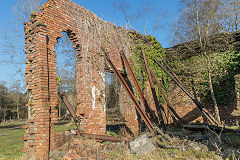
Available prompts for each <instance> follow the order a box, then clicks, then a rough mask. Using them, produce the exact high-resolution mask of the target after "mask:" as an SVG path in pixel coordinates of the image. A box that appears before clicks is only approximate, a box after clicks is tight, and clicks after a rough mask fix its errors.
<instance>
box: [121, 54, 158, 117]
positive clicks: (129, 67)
mask: <svg viewBox="0 0 240 160" xmlns="http://www.w3.org/2000/svg"><path fill="white" fill-rule="evenodd" d="M120 55H121V56H122V59H123V61H124V64H125V66H126V68H127V70H128V72H129V75H130V76H131V78H132V81H133V83H134V85H135V87H136V89H137V91H138V94H139V96H140V98H141V100H142V103H143V105H144V106H145V109H146V111H147V113H149V114H150V117H151V118H152V119H153V118H154V115H153V114H152V112H151V108H150V107H149V105H148V103H147V100H146V98H145V97H144V95H143V92H142V89H141V88H140V86H139V84H138V82H137V79H136V77H135V75H134V73H133V71H132V68H131V66H130V64H129V63H128V60H127V58H126V56H125V54H124V53H123V52H122V51H121V52H120Z"/></svg>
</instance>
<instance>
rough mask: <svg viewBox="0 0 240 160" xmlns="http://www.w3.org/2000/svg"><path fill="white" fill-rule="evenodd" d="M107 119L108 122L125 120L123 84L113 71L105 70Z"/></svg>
mask: <svg viewBox="0 0 240 160" xmlns="http://www.w3.org/2000/svg"><path fill="white" fill-rule="evenodd" d="M105 82H106V84H105V86H106V88H105V92H106V100H105V102H106V121H107V124H111V123H118V122H124V121H125V119H124V108H123V104H122V103H123V101H122V97H121V92H122V86H121V84H120V82H119V80H118V79H117V77H116V76H115V74H114V73H113V72H109V71H106V72H105Z"/></svg>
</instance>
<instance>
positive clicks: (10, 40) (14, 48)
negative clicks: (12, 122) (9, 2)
mask: <svg viewBox="0 0 240 160" xmlns="http://www.w3.org/2000/svg"><path fill="white" fill-rule="evenodd" d="M41 4H42V0H17V1H16V5H15V7H14V8H13V13H14V15H15V17H14V19H12V23H11V25H10V27H5V28H7V29H6V30H5V31H4V33H3V39H4V42H5V43H4V44H2V45H3V46H4V47H3V48H4V49H3V50H2V51H1V52H2V54H3V55H4V57H5V58H4V60H2V61H0V63H4V64H6V65H8V66H11V67H12V68H14V70H15V71H16V73H14V75H13V78H12V79H15V81H14V82H13V85H15V83H16V82H17V81H19V80H20V81H21V82H20V83H19V84H20V85H24V84H25V83H24V82H23V81H24V70H25V69H24V68H25V64H24V61H25V54H24V49H25V46H24V32H23V22H28V21H29V17H30V14H31V13H32V12H38V10H39V7H40V6H41ZM22 91H23V90H21V92H22ZM19 94H20V93H19ZM18 96H19V95H18ZM16 102H17V106H19V104H18V102H19V99H18V100H17V101H16ZM18 109H19V108H18ZM29 110H30V108H29ZM17 113H18V117H19V111H18V112H17ZM29 113H30V112H29Z"/></svg>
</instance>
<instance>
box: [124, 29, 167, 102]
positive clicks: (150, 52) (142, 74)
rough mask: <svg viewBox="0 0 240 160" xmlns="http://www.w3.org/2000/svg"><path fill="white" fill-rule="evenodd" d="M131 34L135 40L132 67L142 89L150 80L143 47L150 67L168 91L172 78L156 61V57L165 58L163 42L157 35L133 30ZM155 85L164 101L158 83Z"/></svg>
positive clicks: (158, 58)
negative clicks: (143, 33)
mask: <svg viewBox="0 0 240 160" xmlns="http://www.w3.org/2000/svg"><path fill="white" fill-rule="evenodd" d="M129 35H130V37H131V39H132V40H133V42H134V45H133V46H132V47H131V49H132V51H133V55H132V57H131V61H132V68H133V71H134V73H135V75H136V79H137V81H138V83H139V85H140V87H141V88H142V90H144V89H145V85H146V83H145V82H146V81H147V80H148V76H147V72H146V69H145V65H144V61H143V56H142V51H141V49H143V50H144V52H145V54H146V57H147V60H148V65H149V68H150V69H151V70H153V71H154V72H155V74H156V76H157V77H158V80H159V82H160V83H161V85H162V88H163V89H164V91H165V92H166V91H167V89H168V87H169V85H170V79H169V78H168V76H167V75H166V74H165V73H164V72H163V71H162V70H161V68H160V67H159V66H158V65H157V64H156V63H155V62H154V59H157V60H159V61H161V60H162V58H165V51H164V49H163V48H162V46H161V44H160V43H159V42H158V41H157V40H156V38H155V37H152V36H150V35H148V36H143V35H140V34H138V33H133V32H130V33H129ZM155 87H156V92H157V96H158V97H159V100H160V101H163V99H162V98H161V96H160V95H159V91H158V88H157V86H156V85H155Z"/></svg>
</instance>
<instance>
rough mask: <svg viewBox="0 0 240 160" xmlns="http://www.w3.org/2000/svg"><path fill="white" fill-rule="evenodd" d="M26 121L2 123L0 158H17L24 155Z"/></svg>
mask: <svg viewBox="0 0 240 160" xmlns="http://www.w3.org/2000/svg"><path fill="white" fill-rule="evenodd" d="M24 124H25V122H24V121H19V122H6V123H0V159H17V158H20V157H22V156H23V153H22V148H23V145H24V144H23V135H24V130H25V129H23V128H22V127H21V126H22V125H24Z"/></svg>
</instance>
